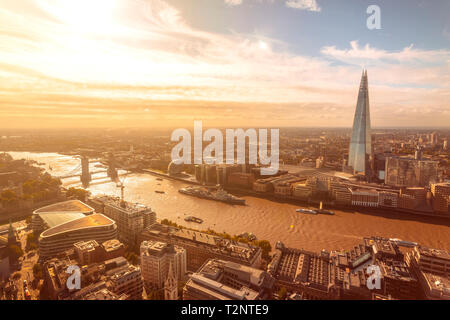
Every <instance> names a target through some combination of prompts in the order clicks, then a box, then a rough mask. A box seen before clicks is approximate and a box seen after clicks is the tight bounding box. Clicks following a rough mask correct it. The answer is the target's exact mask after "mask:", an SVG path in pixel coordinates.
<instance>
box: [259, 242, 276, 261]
mask: <svg viewBox="0 0 450 320" xmlns="http://www.w3.org/2000/svg"><path fill="white" fill-rule="evenodd" d="M255 245H257V246H258V247H260V248H261V250H262V257H263V258H264V259H269V258H270V257H269V254H270V252H271V251H272V246H271V245H270V242H269V241H267V240H257V241H255Z"/></svg>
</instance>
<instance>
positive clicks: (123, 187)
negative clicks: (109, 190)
mask: <svg viewBox="0 0 450 320" xmlns="http://www.w3.org/2000/svg"><path fill="white" fill-rule="evenodd" d="M125 180H127V176H125V177H124V178H123V179H122V180H120V179H119V181H120V184H119V183H118V184H117V185H116V187H117V188H120V200H121V201H124V190H125V185H124V183H125Z"/></svg>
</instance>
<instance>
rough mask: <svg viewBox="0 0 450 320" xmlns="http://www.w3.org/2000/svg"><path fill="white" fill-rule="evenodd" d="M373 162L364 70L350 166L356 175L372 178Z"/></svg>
mask: <svg viewBox="0 0 450 320" xmlns="http://www.w3.org/2000/svg"><path fill="white" fill-rule="evenodd" d="M371 161H372V139H371V133H370V108H369V84H368V81H367V70H363V74H362V77H361V85H360V86H359V93H358V102H357V103H356V111H355V118H354V120H353V132H352V140H351V141H350V150H349V154H348V166H349V167H351V169H352V170H353V173H354V174H356V173H358V174H362V175H365V176H366V177H368V178H370V176H371V167H372V166H371Z"/></svg>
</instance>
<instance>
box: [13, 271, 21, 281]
mask: <svg viewBox="0 0 450 320" xmlns="http://www.w3.org/2000/svg"><path fill="white" fill-rule="evenodd" d="M20 278H22V274H21V273H20V272H16V273H14V274H13V279H14V280H19V279H20Z"/></svg>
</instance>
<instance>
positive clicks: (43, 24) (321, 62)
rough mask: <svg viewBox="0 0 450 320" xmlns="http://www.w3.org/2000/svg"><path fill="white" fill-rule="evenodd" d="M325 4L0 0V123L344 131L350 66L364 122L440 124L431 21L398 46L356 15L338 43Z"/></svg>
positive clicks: (440, 89) (352, 93) (441, 92)
mask: <svg viewBox="0 0 450 320" xmlns="http://www.w3.org/2000/svg"><path fill="white" fill-rule="evenodd" d="M350 2H351V1H350ZM359 3H360V2H359ZM437 3H440V2H439V1H437ZM294 4H295V5H294ZM327 6H328V3H327V1H319V0H317V1H306V2H303V1H290V4H289V5H288V4H286V3H285V2H283V1H282V0H279V1H278V2H277V1H269V0H267V1H257V0H244V1H232V2H230V1H224V0H208V1H203V0H190V1H188V0H183V1H178V0H77V1H75V0H39V1H38V0H16V1H10V0H0V91H1V95H0V127H11V128H14V127H77V126H84V127H90V126H92V127H97V126H102V127H107V126H179V125H184V126H185V125H186V123H188V124H191V123H192V121H193V120H194V119H195V120H203V121H204V123H205V125H211V126H350V125H351V122H352V119H353V112H354V107H355V103H356V96H357V90H358V86H359V80H360V74H361V68H362V66H365V67H366V68H368V70H369V88H370V95H371V96H370V97H371V109H372V110H371V113H372V122H373V124H374V126H410V125H414V126H433V125H434V126H448V124H449V123H450V107H449V103H448V101H449V98H450V50H449V46H448V42H449V40H450V26H448V24H446V23H447V22H445V20H442V25H436V29H432V30H431V29H430V30H428V29H426V28H425V29H424V30H423V31H422V32H423V37H421V34H419V35H417V34H416V35H415V38H408V36H404V35H403V34H402V35H401V37H402V39H403V38H405V42H404V43H402V42H399V41H394V40H392V38H393V37H397V35H396V32H401V28H400V27H398V28H394V27H391V28H389V20H388V19H385V20H383V21H385V25H384V27H383V30H382V31H371V33H369V31H367V30H366V26H365V18H366V14H365V9H364V5H362V9H361V17H359V18H358V19H359V20H361V23H360V28H361V30H360V31H359V32H360V34H355V32H354V30H355V27H354V26H353V25H352V26H350V25H349V26H348V27H347V29H344V30H341V32H340V33H339V35H340V38H339V41H338V40H336V39H338V37H337V36H336V35H335V34H333V31H330V30H335V29H338V27H336V25H335V22H334V21H330V18H329V16H327V15H329V14H330V12H331V10H332V8H329V7H327ZM425 6H426V7H425V9H424V8H420V6H419V5H418V6H417V7H418V8H417V10H418V11H417V12H418V13H417V14H420V12H422V11H424V12H427V11H426V10H429V11H430V10H431V12H440V11H445V10H443V9H445V6H448V5H445V4H437V5H435V7H427V5H425ZM439 6H443V7H444V8H441V7H439ZM382 10H383V8H382ZM420 10H422V11H420ZM333 12H335V11H333ZM382 12H383V11H382ZM390 12H396V11H395V10H390ZM399 12H401V10H400V9H399ZM335 15H336V14H334V15H333V16H335ZM244 18H245V19H244ZM395 18H396V19H397V20H398V17H395ZM428 18H429V19H432V18H431V16H428ZM342 19H343V20H344V21H348V20H350V19H348V18H345V17H342ZM420 19H422V20H424V21H423V23H424V25H427V26H429V25H432V24H433V23H434V22H433V23H431V22H432V21H427V20H426V19H425V18H420ZM420 19H419V18H417V19H416V21H421V20H420ZM225 20H226V21H227V23H224V21H225ZM355 20H357V19H356V18H355ZM359 20H357V21H355V23H358V21H359ZM432 20H433V21H438V22H439V21H440V20H439V19H437V18H436V17H435V19H432ZM277 21H278V22H277ZM280 21H281V22H282V21H286V22H287V23H286V24H282V23H281V22H280ZM306 21H307V22H308V23H310V24H311V25H310V26H304V25H298V26H297V24H301V23H306ZM341 24H342V23H341ZM291 26H293V27H294V26H295V27H294V28H290V27H291ZM323 26H326V27H327V28H328V29H327V30H323V29H321V28H323ZM297 27H298V28H299V30H298V32H292V29H294V30H295V28H297ZM302 27H303V29H301V28H302ZM314 30H317V31H314ZM364 35H366V36H364ZM411 37H412V36H411ZM429 39H434V40H435V43H434V44H430V43H429ZM372 40H373V41H372ZM318 41H320V42H318ZM427 41H428V42H427ZM446 41H447V42H446ZM372 42H373V43H375V44H371V43H372ZM442 43H443V44H444V45H442ZM445 43H446V45H445ZM230 110H232V112H230Z"/></svg>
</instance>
